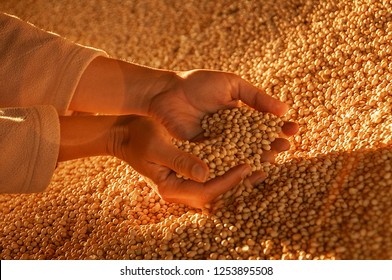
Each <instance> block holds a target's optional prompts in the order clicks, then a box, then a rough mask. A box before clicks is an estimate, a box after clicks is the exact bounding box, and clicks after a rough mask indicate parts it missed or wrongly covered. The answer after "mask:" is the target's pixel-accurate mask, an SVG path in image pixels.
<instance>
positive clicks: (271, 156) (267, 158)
mask: <svg viewBox="0 0 392 280" xmlns="http://www.w3.org/2000/svg"><path fill="white" fill-rule="evenodd" d="M276 154H277V152H276V151H274V150H271V151H264V152H263V153H262V154H261V155H260V161H261V162H269V163H274V162H275V157H276Z"/></svg>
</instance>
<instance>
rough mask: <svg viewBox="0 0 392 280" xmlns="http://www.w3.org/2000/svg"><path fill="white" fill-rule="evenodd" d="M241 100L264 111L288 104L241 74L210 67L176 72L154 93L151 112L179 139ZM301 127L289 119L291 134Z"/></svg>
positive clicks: (189, 136) (279, 112) (282, 110)
mask: <svg viewBox="0 0 392 280" xmlns="http://www.w3.org/2000/svg"><path fill="white" fill-rule="evenodd" d="M240 101H241V102H243V103H245V104H247V105H249V106H250V107H252V108H254V109H256V110H258V111H261V112H269V113H273V114H275V115H277V116H283V115H284V114H285V113H286V112H287V110H288V106H287V105H286V104H285V103H283V102H281V101H279V100H277V99H275V98H273V97H271V96H269V95H267V94H266V93H264V92H262V91H261V90H260V89H258V88H256V87H255V86H253V85H252V84H250V83H248V82H247V81H245V80H243V79H242V78H240V77H239V76H238V75H235V74H233V73H228V72H219V71H211V70H192V71H186V72H177V76H176V78H173V79H172V82H171V86H170V87H168V89H167V90H166V91H163V92H160V93H158V94H157V95H155V96H154V97H153V98H152V99H151V101H150V106H149V113H148V114H149V115H151V116H153V117H154V118H156V119H158V120H159V121H160V122H162V123H163V124H164V125H165V127H166V128H167V129H168V131H169V132H170V133H171V134H172V135H174V136H176V137H178V138H180V139H188V140H189V139H193V138H195V137H196V136H197V135H199V134H200V133H201V132H202V129H201V126H200V122H201V119H202V118H203V116H204V115H206V114H209V113H215V112H216V111H218V110H219V109H223V108H232V107H236V106H238V105H239V104H240ZM297 130H298V127H297V126H296V124H293V123H290V124H289V129H287V130H286V134H287V135H288V136H290V135H292V134H294V133H296V131H297Z"/></svg>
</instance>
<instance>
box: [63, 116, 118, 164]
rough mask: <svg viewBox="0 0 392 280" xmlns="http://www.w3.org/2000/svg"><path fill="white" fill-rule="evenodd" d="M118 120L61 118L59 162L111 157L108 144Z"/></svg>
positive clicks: (80, 117) (112, 118) (111, 118)
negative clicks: (112, 129) (92, 157)
mask: <svg viewBox="0 0 392 280" xmlns="http://www.w3.org/2000/svg"><path fill="white" fill-rule="evenodd" d="M116 119H117V117H114V116H68V117H60V151H59V156H58V161H66V160H72V159H77V158H82V157H90V156H105V155H110V154H109V153H108V151H107V143H108V140H109V137H110V131H111V128H112V126H113V124H114V123H115V122H116Z"/></svg>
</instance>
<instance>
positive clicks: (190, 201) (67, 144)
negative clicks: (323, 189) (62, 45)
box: [59, 57, 298, 208]
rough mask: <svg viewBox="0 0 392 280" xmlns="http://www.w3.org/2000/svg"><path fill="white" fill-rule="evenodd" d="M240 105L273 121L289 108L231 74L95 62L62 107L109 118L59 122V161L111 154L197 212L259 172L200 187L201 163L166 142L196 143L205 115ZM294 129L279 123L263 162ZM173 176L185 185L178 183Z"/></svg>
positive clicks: (244, 171)
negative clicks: (278, 133)
mask: <svg viewBox="0 0 392 280" xmlns="http://www.w3.org/2000/svg"><path fill="white" fill-rule="evenodd" d="M241 102H243V103H245V104H247V105H249V106H251V107H253V108H255V109H257V110H259V111H263V112H270V113H273V114H275V115H278V116H282V115H284V114H285V113H286V112H287V110H288V107H287V105H286V104H284V103H282V102H280V101H278V100H276V99H274V98H272V97H270V96H269V95H267V94H265V93H263V92H261V91H260V90H259V89H258V88H256V87H254V86H253V85H251V84H250V83H248V82H246V81H245V80H243V79H241V78H240V77H239V76H237V75H235V74H233V73H226V72H218V71H210V70H192V71H185V72H173V71H165V70H158V69H152V68H148V67H144V66H139V65H136V64H131V63H127V62H124V61H120V60H114V59H110V58H105V57H98V58H96V59H95V60H93V61H92V62H91V64H90V65H89V66H88V67H87V69H86V70H85V72H84V74H83V75H82V77H81V79H80V82H79V84H78V87H77V89H76V90H75V93H74V97H73V99H72V101H71V104H70V107H69V108H70V109H71V110H74V111H83V112H89V113H102V114H110V115H105V116H70V117H60V128H61V141H60V142H61V143H60V153H59V161H65V160H70V159H74V158H80V157H86V156H97V155H112V156H116V157H118V158H120V159H122V160H124V161H126V162H127V163H129V164H130V165H131V166H132V167H133V168H134V169H135V170H136V171H138V172H139V173H140V174H142V175H144V176H145V177H147V178H149V179H150V180H152V181H153V182H154V183H155V185H156V191H157V192H158V193H159V195H160V196H161V197H162V198H163V199H164V200H166V201H169V202H177V203H184V204H187V205H189V206H193V207H197V208H201V207H203V206H205V204H207V203H210V202H212V201H213V200H214V199H215V198H217V197H218V196H219V195H221V194H222V193H224V192H226V191H227V190H229V189H231V188H232V187H234V186H236V185H237V184H238V183H240V182H241V181H242V180H243V179H244V178H246V180H248V181H249V183H251V184H257V183H260V182H262V181H263V180H264V179H265V178H266V174H264V173H262V172H254V173H253V174H252V175H251V176H249V177H247V176H248V175H249V173H250V172H251V168H250V166H248V165H239V166H236V167H234V168H232V169H231V170H229V171H228V172H227V173H225V174H224V175H223V176H220V177H217V178H215V179H213V180H210V181H208V182H206V179H207V177H208V173H209V172H208V167H207V165H206V164H205V163H204V162H203V161H202V160H200V159H199V158H197V157H196V156H194V155H190V154H188V153H185V152H183V151H180V150H179V149H177V148H176V147H175V146H174V145H173V144H172V143H171V139H172V137H177V138H180V139H190V140H192V139H198V138H200V135H201V132H202V129H201V127H200V121H201V119H202V117H203V116H204V115H205V114H208V113H212V112H215V111H217V110H219V109H222V108H230V107H235V106H239V105H240V104H241ZM131 114H132V115H131ZM297 131H298V125H297V124H295V123H291V122H287V123H285V125H284V126H283V128H282V135H281V136H282V137H281V138H278V139H276V141H275V142H274V143H272V150H271V151H270V152H268V153H265V154H263V156H264V158H263V160H264V161H270V162H273V161H274V159H275V156H276V155H277V153H280V152H282V151H285V150H287V149H289V147H290V144H289V142H288V140H287V139H286V138H287V137H290V136H292V135H293V134H295V133H296V132H297ZM175 173H180V174H182V175H184V176H186V177H188V178H190V179H191V180H183V179H179V178H177V177H176V176H175Z"/></svg>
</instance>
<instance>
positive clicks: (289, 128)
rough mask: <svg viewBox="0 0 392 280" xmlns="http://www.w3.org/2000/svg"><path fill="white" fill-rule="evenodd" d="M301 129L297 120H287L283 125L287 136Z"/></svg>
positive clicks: (283, 130)
mask: <svg viewBox="0 0 392 280" xmlns="http://www.w3.org/2000/svg"><path fill="white" fill-rule="evenodd" d="M298 130H299V125H298V124H297V123H295V122H285V123H284V125H283V126H282V132H283V133H284V134H285V136H287V137H290V136H293V135H294V134H296V133H297V132H298Z"/></svg>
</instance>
